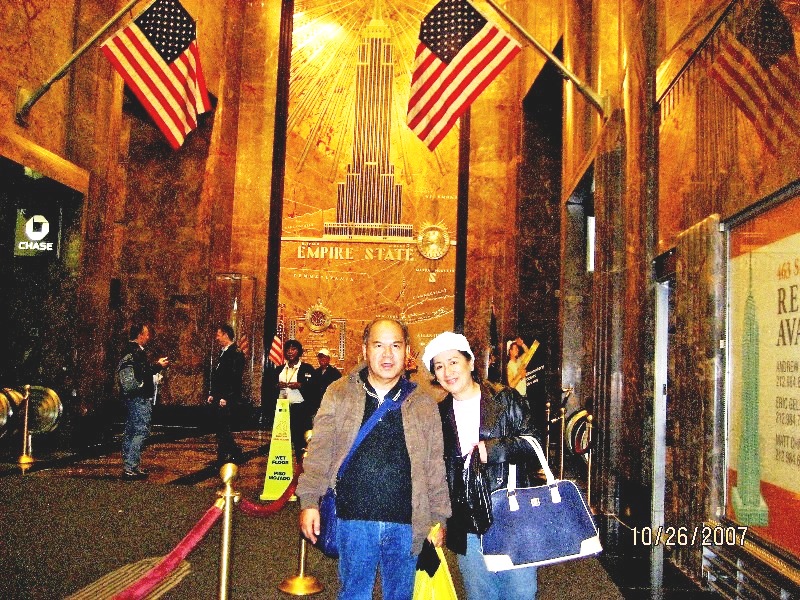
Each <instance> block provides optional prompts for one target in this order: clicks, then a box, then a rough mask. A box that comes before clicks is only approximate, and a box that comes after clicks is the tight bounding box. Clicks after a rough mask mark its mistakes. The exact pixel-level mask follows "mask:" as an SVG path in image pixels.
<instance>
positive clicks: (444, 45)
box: [408, 0, 521, 150]
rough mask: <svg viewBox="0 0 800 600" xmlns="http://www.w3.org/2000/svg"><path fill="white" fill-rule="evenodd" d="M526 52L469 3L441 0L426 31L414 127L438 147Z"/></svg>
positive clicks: (414, 80) (412, 110)
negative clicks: (448, 133)
mask: <svg viewBox="0 0 800 600" xmlns="http://www.w3.org/2000/svg"><path fill="white" fill-rule="evenodd" d="M520 50H521V46H520V45H519V44H518V43H517V42H516V41H515V40H514V39H513V38H511V37H510V36H509V35H508V34H507V33H506V32H505V31H503V30H502V29H500V28H499V27H498V26H497V25H495V24H494V23H492V22H491V21H489V20H487V19H486V17H484V16H483V15H482V14H481V13H479V12H478V11H477V10H476V9H475V7H474V6H472V4H470V3H469V2H468V0H441V2H439V3H438V4H437V5H436V6H434V7H433V9H432V10H431V12H429V13H428V14H427V15H426V16H425V18H424V19H423V20H422V25H421V26H420V31H419V45H418V46H417V54H416V57H415V59H414V72H413V73H412V75H411V98H409V101H408V126H409V127H410V128H411V130H412V131H413V132H414V133H416V134H417V135H418V136H419V138H420V139H421V140H422V141H423V142H425V145H426V146H428V148H429V149H431V150H433V149H434V148H436V146H437V145H438V144H439V142H441V141H442V138H444V136H445V135H446V134H447V132H448V131H450V129H451V128H452V127H453V125H455V122H456V120H457V119H458V118H459V117H460V116H461V115H462V114H464V112H465V111H466V110H467V108H469V105H470V104H472V102H473V101H474V100H475V98H477V97H478V96H479V95H480V93H481V92H482V91H483V90H484V89H486V86H488V85H489V84H490V83H491V82H492V80H494V78H495V77H497V75H499V74H500V72H501V71H502V70H503V69H504V68H505V66H506V65H507V64H508V63H509V62H511V60H512V59H513V58H514V57H515V56H516V55H517V54H518V53H519V51H520Z"/></svg>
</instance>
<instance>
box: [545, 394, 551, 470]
mask: <svg viewBox="0 0 800 600" xmlns="http://www.w3.org/2000/svg"><path fill="white" fill-rule="evenodd" d="M544 423H545V433H544V457H545V458H546V459H547V460H548V461H549V460H550V402H549V401H548V402H545V403H544Z"/></svg>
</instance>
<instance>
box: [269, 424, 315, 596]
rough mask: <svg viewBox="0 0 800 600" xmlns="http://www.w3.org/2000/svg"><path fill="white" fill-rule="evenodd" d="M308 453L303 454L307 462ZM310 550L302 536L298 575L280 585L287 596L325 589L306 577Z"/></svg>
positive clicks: (307, 436)
mask: <svg viewBox="0 0 800 600" xmlns="http://www.w3.org/2000/svg"><path fill="white" fill-rule="evenodd" d="M312 435H313V431H312V430H309V431H306V433H305V438H306V442H309V441H310V440H311V436H312ZM307 454H308V451H307V450H306V452H304V453H303V459H304V460H305V457H306V455H307ZM307 549H308V542H306V538H304V537H303V536H302V535H301V536H300V552H299V556H298V559H297V563H298V564H297V575H294V576H292V577H287V578H286V579H284V580H283V581H281V582H280V583H279V584H278V589H279V590H280V591H282V592H283V593H285V594H291V595H292V596H310V595H312V594H318V593H320V592H321V591H322V590H324V589H325V586H324V585H322V582H321V581H320V580H319V579H317V578H316V577H314V576H313V575H306V552H307Z"/></svg>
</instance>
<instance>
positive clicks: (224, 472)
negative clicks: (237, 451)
mask: <svg viewBox="0 0 800 600" xmlns="http://www.w3.org/2000/svg"><path fill="white" fill-rule="evenodd" d="M238 475H239V469H238V467H237V466H236V465H235V464H233V463H226V464H224V465H222V468H221V469H220V470H219V476H220V478H221V479H222V483H224V484H225V489H223V490H220V491H219V492H217V496H219V497H220V498H222V499H224V500H225V508H224V512H223V516H222V543H221V545H220V546H221V550H220V558H219V600H227V598H228V587H229V584H228V582H229V578H230V572H231V564H230V559H231V525H232V521H233V504H234V502H238V501H239V497H240V494H239V492H237V491H235V490H234V489H233V481H234V480H235V479H236V477H237V476H238Z"/></svg>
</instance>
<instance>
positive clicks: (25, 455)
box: [18, 385, 33, 465]
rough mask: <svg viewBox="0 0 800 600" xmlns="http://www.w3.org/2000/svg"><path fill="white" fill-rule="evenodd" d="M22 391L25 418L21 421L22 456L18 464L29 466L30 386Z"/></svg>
mask: <svg viewBox="0 0 800 600" xmlns="http://www.w3.org/2000/svg"><path fill="white" fill-rule="evenodd" d="M24 389H25V395H24V396H23V397H22V401H23V402H24V403H25V418H24V419H23V425H22V454H21V455H20V457H19V461H18V462H19V464H21V465H30V464H31V463H32V462H33V457H32V456H31V454H30V449H31V440H30V434H29V433H28V409H29V407H30V397H31V386H30V385H26V386H25V388H24Z"/></svg>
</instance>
